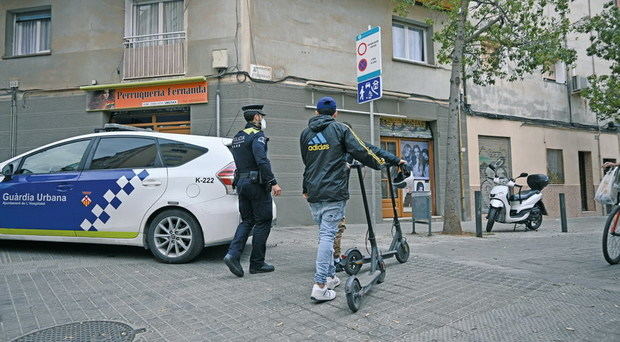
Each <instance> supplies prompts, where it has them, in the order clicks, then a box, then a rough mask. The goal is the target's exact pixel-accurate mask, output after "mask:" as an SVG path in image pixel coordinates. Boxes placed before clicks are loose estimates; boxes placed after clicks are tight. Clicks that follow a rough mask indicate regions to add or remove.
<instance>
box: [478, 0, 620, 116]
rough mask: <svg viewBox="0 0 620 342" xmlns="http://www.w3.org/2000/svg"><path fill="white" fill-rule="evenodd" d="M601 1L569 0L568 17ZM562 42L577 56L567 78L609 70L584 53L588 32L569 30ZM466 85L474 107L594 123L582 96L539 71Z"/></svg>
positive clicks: (599, 8) (595, 7)
mask: <svg viewBox="0 0 620 342" xmlns="http://www.w3.org/2000/svg"><path fill="white" fill-rule="evenodd" d="M605 2H606V1H596V0H594V1H593V0H583V1H571V2H570V8H571V14H570V16H569V19H570V21H571V22H572V23H576V22H578V21H579V20H580V19H582V18H583V17H585V16H587V15H588V14H589V13H592V15H596V14H597V13H600V12H601V11H602V8H603V3H605ZM549 14H550V13H549ZM566 44H567V46H568V47H570V48H573V49H575V50H576V51H577V60H576V62H575V64H574V66H573V68H571V69H570V70H569V72H568V77H567V78H568V80H569V81H570V76H572V75H578V76H584V77H587V76H589V75H591V74H593V73H597V74H605V73H609V66H610V64H609V63H607V62H605V61H603V60H601V59H598V58H592V57H589V56H587V55H586V49H587V47H588V46H589V45H590V41H589V36H588V35H586V34H577V33H571V34H569V35H568V36H567V37H566ZM467 87H468V88H467V92H468V97H469V102H470V103H471V104H472V109H473V110H476V111H481V112H489V113H498V114H506V115H514V116H519V117H528V118H539V119H548V120H559V121H564V122H571V120H572V122H574V123H580V124H588V125H596V124H597V121H596V117H595V115H594V114H593V113H592V112H591V111H590V109H589V108H588V106H587V103H586V101H585V100H584V98H583V97H582V96H580V95H578V94H570V91H569V90H568V88H567V84H566V83H556V82H555V81H549V80H544V79H543V75H542V74H541V73H534V74H532V75H527V76H526V77H525V79H524V80H522V81H517V82H507V81H502V80H498V81H497V82H496V84H495V85H494V86H487V87H480V86H476V85H474V84H473V83H472V82H468V83H467ZM541 94H544V96H541ZM569 94H570V95H569ZM569 99H570V106H571V108H570V109H569ZM571 111H572V118H571V113H570V112H571Z"/></svg>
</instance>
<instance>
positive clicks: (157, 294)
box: [0, 217, 620, 341]
mask: <svg viewBox="0 0 620 342" xmlns="http://www.w3.org/2000/svg"><path fill="white" fill-rule="evenodd" d="M545 219H546V220H545V222H543V226H542V227H541V228H540V230H539V231H536V232H529V231H528V232H526V231H524V228H523V226H521V227H518V228H517V230H516V231H513V228H512V226H509V225H496V226H495V227H494V231H493V233H491V234H485V235H484V237H483V238H476V237H474V236H473V235H464V236H447V235H442V234H439V232H440V231H441V223H440V222H433V231H434V234H433V235H432V236H431V237H428V236H426V234H425V229H426V226H423V225H419V226H418V227H417V231H418V232H419V233H421V234H417V235H410V234H409V232H410V229H411V221H408V222H407V221H403V222H402V226H403V230H404V231H405V233H406V237H407V239H408V241H409V244H410V246H411V252H412V255H411V258H410V259H409V261H408V262H407V263H405V264H399V263H398V262H397V261H396V260H395V259H389V260H388V261H387V274H386V278H385V283H383V284H380V285H377V286H376V287H375V288H373V290H372V291H371V292H370V294H369V295H368V296H367V297H366V298H365V299H364V302H363V304H362V308H361V309H360V311H359V312H357V313H356V314H351V313H350V311H349V309H348V308H347V304H346V298H345V296H344V288H343V287H344V286H341V287H339V288H338V289H337V293H338V297H337V298H336V299H335V300H334V301H332V302H328V303H324V304H314V303H313V302H312V301H311V299H310V290H311V285H312V276H313V273H314V257H315V254H316V243H317V229H316V227H276V228H274V229H273V231H272V235H271V237H270V239H269V245H268V250H267V257H268V261H269V262H272V263H273V264H274V265H275V266H276V272H274V273H270V274H257V275H252V274H249V273H247V272H246V276H245V277H244V278H241V279H239V278H237V277H235V276H233V275H232V274H231V273H230V272H229V271H228V269H227V268H226V267H225V266H224V264H223V262H222V261H221V258H222V257H223V256H224V254H225V252H226V248H223V247H215V248H208V249H207V250H206V251H205V252H204V253H203V254H202V255H201V256H200V257H199V259H198V260H196V261H195V262H193V263H190V264H185V265H166V264H161V263H157V262H156V261H154V260H153V259H152V258H151V257H150V255H149V254H148V252H147V251H146V250H144V249H141V248H134V247H122V246H104V245H86V244H68V243H63V244H60V243H58V244H57V243H38V242H22V241H0V274H1V275H2V276H0V340H1V341H9V340H11V339H14V338H16V337H18V336H22V335H24V334H27V333H29V332H32V331H35V330H38V329H43V328H47V327H51V326H54V325H59V324H65V323H69V322H76V321H86V320H114V321H120V322H124V323H127V324H130V325H131V326H132V327H133V328H136V329H137V328H146V332H144V333H142V334H139V335H138V338H137V339H136V340H140V341H209V340H236V341H247V340H261V341H262V340H282V341H287V340H347V341H356V340H359V341H368V340H377V341H379V340H381V341H386V340H389V341H391V340H406V341H620V265H618V266H610V265H608V264H607V263H606V262H605V260H604V259H603V257H602V252H601V234H602V227H603V224H604V218H602V217H592V218H577V219H570V222H569V232H568V233H561V232H560V227H559V221H557V220H550V219H548V220H547V218H545ZM390 227H391V223H383V224H379V225H377V227H376V231H377V234H378V240H379V245H380V246H382V247H386V246H388V245H389V241H390V239H391V235H390ZM365 229H366V227H365V226H364V225H350V226H349V227H348V228H347V231H346V232H345V234H344V238H343V242H342V245H343V250H346V248H348V247H353V246H358V247H360V248H361V249H362V250H364V245H365V243H364V236H365ZM464 229H465V231H468V232H473V231H474V224H473V222H467V223H464ZM248 257H249V253H248V251H247V249H246V252H245V253H244V255H243V258H242V264H243V266H244V267H245V268H246V271H247V265H248ZM366 269H367V268H366V267H365V268H364V269H363V270H362V272H363V271H364V270H366ZM339 276H340V277H341V279H342V280H343V283H344V281H345V280H346V274H344V273H340V274H339Z"/></svg>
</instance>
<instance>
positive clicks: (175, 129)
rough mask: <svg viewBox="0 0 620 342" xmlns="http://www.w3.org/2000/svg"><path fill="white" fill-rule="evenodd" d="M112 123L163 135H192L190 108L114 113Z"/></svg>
mask: <svg viewBox="0 0 620 342" xmlns="http://www.w3.org/2000/svg"><path fill="white" fill-rule="evenodd" d="M110 122H111V123H118V124H121V125H128V126H134V127H140V128H145V129H151V130H154V131H157V132H162V133H177V134H190V132H191V121H190V115H189V107H187V108H183V107H181V108H177V109H169V110H164V109H160V110H158V111H157V112H155V113H153V112H148V111H147V112H145V111H123V112H114V113H112V116H111V118H110Z"/></svg>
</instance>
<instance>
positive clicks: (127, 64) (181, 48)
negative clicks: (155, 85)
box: [123, 31, 185, 79]
mask: <svg viewBox="0 0 620 342" xmlns="http://www.w3.org/2000/svg"><path fill="white" fill-rule="evenodd" d="M123 46H124V54H123V55H124V58H123V78H124V79H132V78H146V77H160V76H172V75H183V74H185V32H184V31H179V32H166V33H156V34H147V35H141V36H131V37H125V39H124V43H123Z"/></svg>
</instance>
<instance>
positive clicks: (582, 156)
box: [579, 151, 595, 211]
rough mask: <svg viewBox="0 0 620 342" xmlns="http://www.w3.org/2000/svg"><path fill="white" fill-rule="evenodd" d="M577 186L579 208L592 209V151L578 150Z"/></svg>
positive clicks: (583, 209)
mask: <svg viewBox="0 0 620 342" xmlns="http://www.w3.org/2000/svg"><path fill="white" fill-rule="evenodd" d="M579 188H580V194H581V210H582V211H592V210H594V205H595V204H594V196H593V190H594V183H593V181H592V153H591V152H589V151H579Z"/></svg>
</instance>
